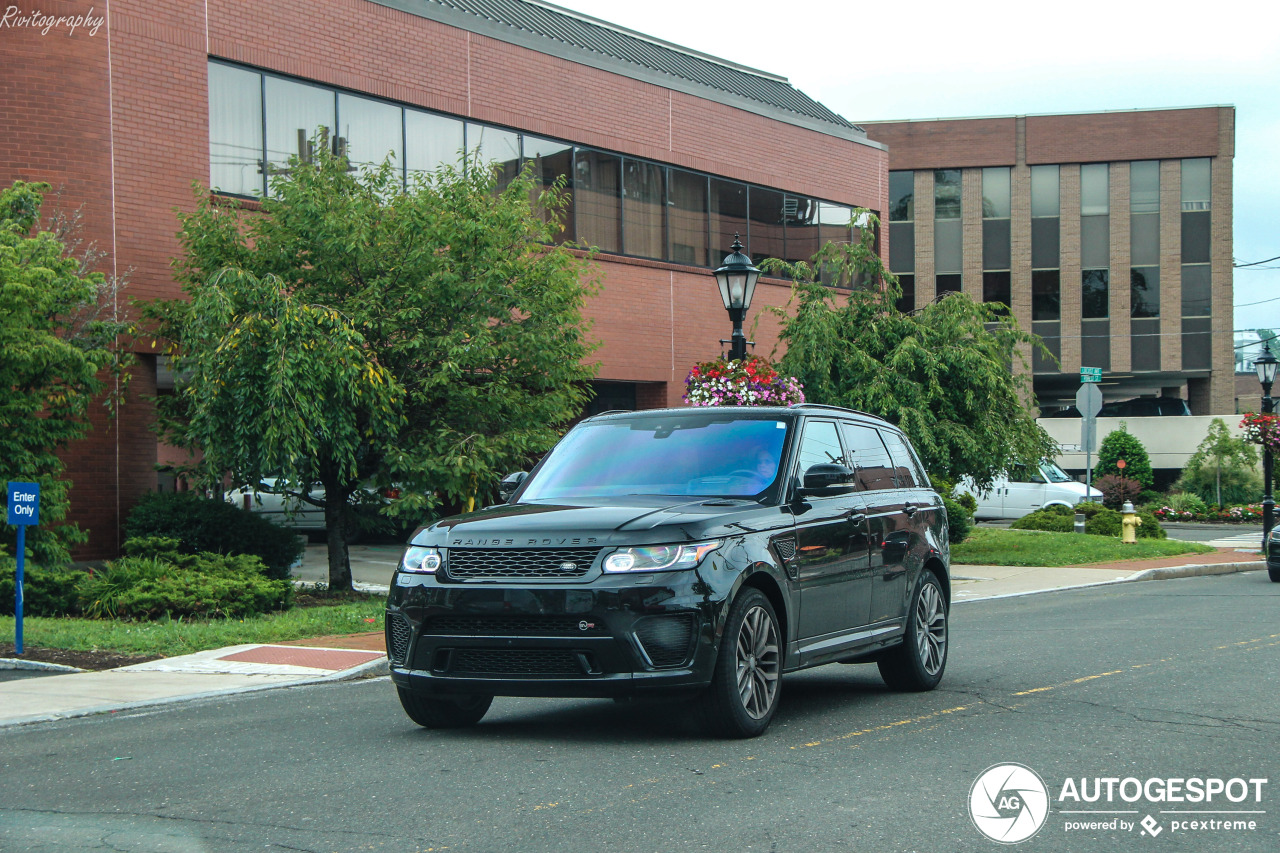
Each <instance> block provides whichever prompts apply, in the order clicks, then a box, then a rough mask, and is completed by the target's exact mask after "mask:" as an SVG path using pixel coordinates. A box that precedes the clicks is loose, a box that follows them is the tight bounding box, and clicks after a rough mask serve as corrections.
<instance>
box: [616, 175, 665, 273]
mask: <svg viewBox="0 0 1280 853" xmlns="http://www.w3.org/2000/svg"><path fill="white" fill-rule="evenodd" d="M666 211H667V192H666V169H664V168H662V167H661V166H659V165H658V164H657V163H647V162H645V161H643V160H634V159H632V158H630V157H627V158H624V159H623V161H622V251H623V253H625V254H628V255H635V256H637V257H641V258H661V257H663V255H664V254H665V249H666V245H667V238H666Z"/></svg>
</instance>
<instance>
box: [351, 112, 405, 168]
mask: <svg viewBox="0 0 1280 853" xmlns="http://www.w3.org/2000/svg"><path fill="white" fill-rule="evenodd" d="M402 113H403V110H402V109H401V108H400V107H398V106H396V105H395V104H388V103H385V102H383V101H375V100H373V99H371V98H359V97H356V96H355V95H348V94H347V93H346V92H339V93H338V138H339V140H340V144H342V145H345V146H346V151H347V160H348V161H350V163H351V165H352V166H355V167H357V168H359V167H361V166H379V165H381V164H382V162H383V161H384V160H386V159H387V158H388V157H390V158H391V164H392V166H394V167H395V169H396V171H397V172H399V173H401V174H403V170H404V152H403V151H402V150H401V149H402V148H403V147H404V136H403V134H404V125H403V117H402Z"/></svg>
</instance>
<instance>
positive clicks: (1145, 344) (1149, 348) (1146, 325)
mask: <svg viewBox="0 0 1280 853" xmlns="http://www.w3.org/2000/svg"><path fill="white" fill-rule="evenodd" d="M1129 341H1130V356H1129V357H1130V358H1131V359H1132V361H1131V365H1132V368H1133V369H1134V370H1159V369H1160V321H1159V320H1158V319H1155V320H1150V319H1142V318H1135V319H1134V320H1133V321H1131V322H1130V323H1129Z"/></svg>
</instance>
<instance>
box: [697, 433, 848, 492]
mask: <svg viewBox="0 0 1280 853" xmlns="http://www.w3.org/2000/svg"><path fill="white" fill-rule="evenodd" d="M678 432H683V430H678ZM798 455H799V457H800V462H799V466H798V470H797V471H796V473H797V474H798V475H799V476H800V477H801V478H802V479H803V478H804V474H805V472H806V471H808V470H809V469H810V468H812V467H813V466H814V465H830V464H833V463H835V464H838V463H839V462H840V461H841V460H842V459H844V450H843V449H842V448H841V447H840V436H839V434H838V433H837V432H836V425H835V424H834V423H832V422H831V421H809V422H808V423H807V424H805V425H804V437H803V439H802V440H801V442H800V453H799V454H798Z"/></svg>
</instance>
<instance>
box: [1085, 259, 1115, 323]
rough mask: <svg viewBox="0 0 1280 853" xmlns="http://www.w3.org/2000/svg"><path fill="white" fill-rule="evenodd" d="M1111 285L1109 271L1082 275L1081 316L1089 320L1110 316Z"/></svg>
mask: <svg viewBox="0 0 1280 853" xmlns="http://www.w3.org/2000/svg"><path fill="white" fill-rule="evenodd" d="M1109 283H1110V273H1109V271H1108V270H1084V271H1082V272H1081V273H1080V316H1082V317H1085V318H1089V319H1096V318H1099V317H1106V316H1108V300H1109V298H1110V297H1109V290H1110V288H1109Z"/></svg>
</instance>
